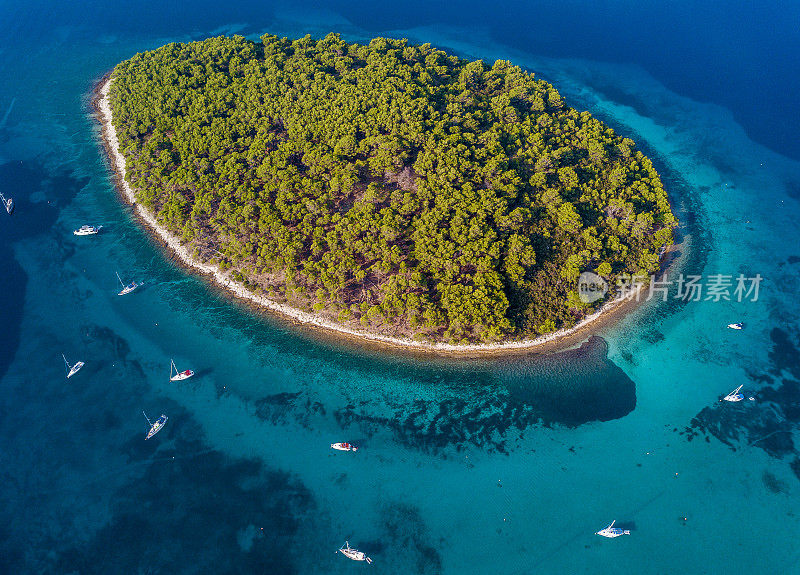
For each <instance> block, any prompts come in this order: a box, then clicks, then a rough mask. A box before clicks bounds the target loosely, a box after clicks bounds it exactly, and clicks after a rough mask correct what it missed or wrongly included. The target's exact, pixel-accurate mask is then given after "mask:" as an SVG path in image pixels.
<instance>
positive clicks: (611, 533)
mask: <svg viewBox="0 0 800 575" xmlns="http://www.w3.org/2000/svg"><path fill="white" fill-rule="evenodd" d="M616 522H617V520H616V519H614V521H612V522H611V524H610V525H609V526H608V527H606V528H605V529H601V530H600V531H598V532H597V533H595V535H600V536H602V537H608V538H609V539H613V538H614V537H619V536H620V535H630V534H631V532H630V531H628V530H627V529H620V528H619V527H614V523H616Z"/></svg>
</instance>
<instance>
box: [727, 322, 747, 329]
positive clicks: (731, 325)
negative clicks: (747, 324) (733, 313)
mask: <svg viewBox="0 0 800 575" xmlns="http://www.w3.org/2000/svg"><path fill="white" fill-rule="evenodd" d="M728 327H729V328H730V329H742V328H743V327H744V324H743V323H729V324H728Z"/></svg>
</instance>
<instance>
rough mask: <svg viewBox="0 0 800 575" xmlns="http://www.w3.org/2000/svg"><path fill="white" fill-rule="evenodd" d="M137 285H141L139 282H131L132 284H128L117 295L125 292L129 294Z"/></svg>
mask: <svg viewBox="0 0 800 575" xmlns="http://www.w3.org/2000/svg"><path fill="white" fill-rule="evenodd" d="M137 287H139V285H138V284H135V283H133V284H130V285H126V286H125V287H124V288H122V291H121V292H119V293H118V294H117V295H125V294H129V293H131V292H132V291H133V290H135V289H136V288H137Z"/></svg>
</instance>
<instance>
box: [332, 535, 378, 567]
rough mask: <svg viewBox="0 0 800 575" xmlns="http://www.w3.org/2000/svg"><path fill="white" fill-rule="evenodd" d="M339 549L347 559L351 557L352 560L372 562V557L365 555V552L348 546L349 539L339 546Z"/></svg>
mask: <svg viewBox="0 0 800 575" xmlns="http://www.w3.org/2000/svg"><path fill="white" fill-rule="evenodd" d="M339 551H341V553H342V555H344V556H345V557H347V558H348V559H352V560H353V561H366V562H367V563H369V564H370V565H371V564H372V559H370V558H369V557H367V554H366V553H364V552H363V551H359V550H358V549H353V548H352V547H350V542H349V541H345V542H344V545H342V546H341V547H339Z"/></svg>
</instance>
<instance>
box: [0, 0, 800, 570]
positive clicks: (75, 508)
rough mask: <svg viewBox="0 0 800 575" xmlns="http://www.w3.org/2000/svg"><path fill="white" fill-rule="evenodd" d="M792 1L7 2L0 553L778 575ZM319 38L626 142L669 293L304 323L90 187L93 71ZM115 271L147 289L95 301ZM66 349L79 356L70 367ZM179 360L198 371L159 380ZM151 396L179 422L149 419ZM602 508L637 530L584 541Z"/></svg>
mask: <svg viewBox="0 0 800 575" xmlns="http://www.w3.org/2000/svg"><path fill="white" fill-rule="evenodd" d="M798 16H800V5H798V4H797V3H794V4H792V5H788V3H777V2H769V1H767V2H759V3H757V4H752V3H750V4H746V3H709V2H699V1H691V2H685V1H677V2H659V3H655V2H636V3H634V2H631V1H620V2H579V1H569V2H558V3H556V2H544V3H530V4H528V3H522V2H519V1H517V2H498V3H485V4H484V3H482V4H470V3H459V4H454V3H430V2H417V1H411V2H410V3H396V2H392V3H388V2H375V1H372V2H363V1H356V2H343V1H341V0H337V1H333V2H330V3H308V2H303V1H301V2H300V3H296V2H294V3H292V4H274V3H270V2H246V3H241V4H236V3H219V2H209V1H207V0H201V1H197V2H193V3H191V4H189V3H179V2H173V1H166V2H165V1H159V2H155V1H152V0H151V1H146V2H124V3H118V2H117V3H111V2H108V3H102V2H85V1H78V2H73V3H66V2H54V1H52V0H38V1H36V0H34V1H31V2H25V3H9V2H5V3H2V4H0V79H2V81H0V192H2V193H3V194H4V195H7V196H11V197H13V198H14V200H15V202H16V203H17V211H16V213H15V214H14V216H13V217H8V216H7V215H6V214H5V213H4V212H2V211H0V485H1V486H2V487H1V488H0V517H2V518H3V521H2V522H0V573H81V574H90V573H98V574H110V573H122V574H128V575H130V574H139V573H141V574H159V573H161V574H167V573H169V574H172V575H175V574H183V573H212V572H213V573H217V574H221V573H269V574H293V573H297V574H320V573H342V574H345V573H354V572H356V571H358V572H361V571H363V570H369V571H370V572H371V573H376V574H379V573H397V574H404V575H409V574H425V575H434V574H437V573H445V574H459V575H461V574H463V575H469V574H500V575H505V574H528V573H547V574H559V575H560V574H576V573H586V574H594V573H597V574H600V573H609V572H619V573H636V574H639V575H648V574H675V573H687V574H694V573H709V574H716V573H720V574H732V573H748V574H761V573H763V574H778V573H800V547H798V544H797V542H798V537H800V333H799V332H798V325H799V324H800V298H798V295H797V294H798V278H800V242H798V236H797V230H798V226H797V222H798V219H799V218H800V205H799V202H800V163H799V162H798V158H800V139H798V138H797V137H796V134H797V133H800V114H797V113H796V109H797V105H796V96H797V93H798V92H800V90H799V89H798V88H800V79H799V78H800V75H798V74H797V73H796V72H797V62H798V61H800V40H799V39H798V38H799V36H800V34H798V32H797V22H798V21H800V18H798ZM329 31H338V32H341V33H342V35H343V36H344V37H345V38H346V39H347V40H351V41H364V40H366V39H369V38H371V37H374V36H377V35H385V36H393V37H406V38H409V39H410V40H412V41H415V42H430V43H432V44H434V45H435V46H438V47H441V48H444V49H448V50H451V51H453V52H455V53H457V54H459V55H461V56H463V57H467V58H470V59H478V58H483V59H485V60H486V61H488V62H490V63H491V62H493V61H494V60H495V59H498V58H504V59H510V60H512V61H513V62H514V63H516V64H519V65H521V66H524V67H526V68H527V69H530V70H531V71H534V72H535V73H536V74H537V76H538V77H541V78H544V79H547V80H548V81H551V82H553V83H554V84H555V85H556V87H557V88H558V89H559V91H560V92H561V93H562V95H563V96H564V97H565V99H566V101H567V103H568V104H570V105H571V106H574V107H576V108H579V109H587V110H590V111H591V112H592V113H593V114H595V115H596V116H598V117H600V118H601V119H603V120H604V121H606V122H607V123H608V124H610V125H611V126H613V127H614V129H616V130H617V131H618V132H620V133H623V134H625V135H627V136H630V137H631V138H633V139H634V140H636V141H637V143H638V145H639V146H640V148H641V149H643V150H644V151H645V152H646V153H648V154H649V155H650V156H651V157H652V158H653V160H654V162H655V164H656V166H657V168H658V170H659V171H660V173H661V174H662V175H663V178H664V181H665V184H666V185H667V187H668V189H669V192H670V195H671V197H672V199H673V203H674V205H675V208H676V210H677V212H678V215H679V217H680V220H681V227H680V229H679V244H678V247H677V252H676V255H677V258H676V260H675V261H674V263H673V265H672V267H671V268H670V271H669V275H668V277H667V278H666V280H665V281H667V282H669V281H672V282H673V283H672V284H667V283H665V284H664V286H663V287H665V288H667V289H666V291H665V294H666V301H664V299H663V297H662V293H661V292H657V293H656V296H657V297H655V298H653V299H652V300H651V301H649V302H647V303H645V304H643V305H642V306H641V307H639V308H638V309H637V311H636V312H634V313H633V314H631V315H629V316H628V317H626V318H624V319H623V320H622V321H621V322H619V323H617V324H615V325H613V326H611V327H609V328H606V329H604V330H603V331H600V332H598V333H597V334H596V335H595V336H594V337H592V338H591V339H589V340H588V341H587V342H585V343H584V344H583V345H582V346H580V347H576V348H575V349H571V350H568V351H565V352H562V353H558V354H550V355H547V356H541V355H537V354H534V353H527V354H517V355H514V356H510V357H507V358H495V359H482V360H466V359H461V360H459V359H437V358H434V357H418V356H413V355H402V354H401V355H398V354H394V353H386V352H380V351H378V350H375V349H373V348H360V347H359V346H356V345H353V344H349V343H346V342H340V341H338V340H335V339H334V340H331V339H330V338H325V337H319V336H318V334H315V333H313V332H308V331H306V330H302V329H298V328H297V327H294V326H291V325H287V324H286V323H284V322H282V321H280V320H277V319H275V318H271V317H269V316H267V315H263V314H257V313H254V312H253V311H252V310H251V309H250V308H248V307H246V306H243V305H241V304H239V303H237V302H236V301H233V300H232V299H230V298H229V297H227V296H226V295H224V294H221V293H219V292H218V290H216V289H215V288H213V286H210V285H208V284H207V282H206V281H205V280H203V279H202V278H199V277H196V276H194V275H192V274H190V273H188V272H186V271H185V270H184V269H182V268H180V267H178V266H176V265H175V263H174V262H173V261H172V260H171V259H170V257H169V255H168V254H166V253H164V251H163V250H162V248H161V247H160V246H159V245H157V244H156V243H154V242H153V241H151V240H150V239H149V238H148V236H147V234H146V233H145V232H143V231H142V230H141V229H140V228H139V225H138V224H137V222H136V221H135V219H134V218H133V216H132V212H131V209H130V208H129V207H127V206H125V205H123V204H122V203H121V202H120V201H119V199H118V197H117V195H116V194H115V192H114V188H113V182H112V177H111V174H110V171H109V166H108V163H107V161H106V159H105V158H104V156H103V153H102V149H101V147H100V145H99V143H98V126H97V124H96V122H95V121H94V119H93V118H92V115H91V107H90V97H91V96H90V93H91V90H92V88H93V86H94V84H95V82H96V81H97V80H98V78H100V77H101V76H102V75H103V74H104V73H105V72H107V71H108V70H110V69H111V68H112V67H113V66H114V65H115V64H116V63H117V62H119V61H121V60H123V59H126V58H129V57H130V56H132V55H133V54H135V53H136V52H138V51H142V50H148V49H152V48H156V47H158V46H161V45H163V44H165V43H167V42H173V41H189V40H196V39H203V38H206V37H209V36H212V35H218V34H235V33H239V34H242V35H245V36H248V37H252V38H257V37H258V36H259V35H261V34H263V33H265V32H270V33H274V34H279V35H286V36H290V37H298V36H302V35H305V34H307V33H308V34H312V35H313V36H323V35H325V34H326V33H328V32H329ZM85 223H91V224H96V225H97V224H102V225H103V226H104V227H103V230H102V233H101V234H99V235H97V236H91V237H75V236H73V235H72V230H73V229H75V228H77V227H79V226H80V225H82V224H85ZM115 272H119V274H120V275H121V276H122V278H123V279H126V280H137V281H141V282H143V284H144V285H143V287H142V288H140V289H139V290H137V291H136V292H135V293H133V294H131V295H129V296H126V297H118V296H117V295H116V294H117V292H118V291H119V284H118V282H117V278H116V276H115ZM679 274H684V276H685V278H684V279H686V278H688V277H689V276H698V277H699V281H698V282H695V283H700V284H701V285H703V286H704V288H705V291H703V292H702V293H701V294H700V297H699V299H697V301H685V299H684V298H681V297H676V295H678V281H677V280H678V278H679ZM739 276H742V278H744V279H743V281H744V282H745V283H744V286H743V287H753V284H754V281H751V280H752V278H757V277H760V278H762V279H761V281H760V283H758V287H759V292H758V297H757V298H756V297H755V293H754V292H753V291H751V292H750V293H749V294H747V293H746V292H742V291H739V292H736V287H737V277H739ZM714 278H715V279H714ZM726 281H727V282H730V283H729V284H726V283H725V282H726ZM712 285H716V288H713V287H712ZM726 285H727V288H726ZM683 287H685V285H684V286H683ZM722 288H725V289H727V292H726V291H725V289H722ZM714 289H716V292H715V291H714ZM709 290H710V291H709ZM684 291H685V290H684ZM715 293H716V295H715ZM737 293H738V296H737ZM709 296H710V297H709ZM726 296H727V298H728V299H725V298H726ZM689 299H690V300H693V299H694V298H693V297H692V298H689ZM740 299H741V300H742V301H737V300H740ZM731 322H744V326H745V328H744V329H743V330H741V331H734V330H731V329H727V328H726V325H727V324H728V323H731ZM62 353H63V354H65V355H66V357H67V359H68V360H69V362H70V363H74V362H76V361H79V360H81V361H84V362H85V363H86V366H85V367H84V368H83V369H82V370H81V371H80V372H79V373H78V374H77V375H75V376H74V377H73V378H71V379H69V380H67V379H66V378H65V365H64V362H63V360H62V357H61V354H62ZM170 358H174V360H175V362H176V364H177V365H178V367H179V368H180V369H185V368H192V369H194V370H195V371H196V372H197V375H196V376H195V377H194V378H193V379H190V380H188V381H186V382H183V383H170V382H169V380H168V372H169V365H170ZM739 385H742V386H743V388H742V393H743V394H744V395H745V400H744V401H742V402H740V403H728V402H720V398H721V397H722V396H724V395H725V394H727V393H728V392H729V391H731V390H732V389H734V388H736V387H737V386H739ZM750 398H752V400H751V399H750ZM143 411H144V412H146V413H147V415H148V417H150V418H151V419H153V418H155V417H158V416H159V415H160V414H162V413H163V414H166V415H168V416H169V420H168V422H167V425H166V427H165V428H164V429H163V430H162V431H161V432H160V433H159V434H158V435H157V436H155V437H154V438H153V439H151V440H149V441H145V440H144V437H145V433H146V431H147V429H148V424H147V421H146V420H145V417H144V416H143V414H142V412H143ZM335 441H349V442H352V443H355V444H357V445H358V446H359V447H360V449H359V451H358V452H357V453H341V452H333V451H332V450H331V449H330V448H329V444H330V443H332V442H335ZM612 520H616V521H617V526H620V527H623V528H625V529H628V530H630V531H631V534H630V535H626V536H623V537H620V538H617V539H604V538H601V537H598V536H597V535H595V534H594V532H595V531H597V530H599V529H601V528H603V527H605V526H606V525H607V524H609V523H610V522H611V521H612ZM346 540H347V541H349V542H350V544H351V545H352V546H354V547H357V548H358V549H360V550H362V551H364V552H366V553H367V554H368V555H369V556H370V557H371V558H372V560H373V564H372V565H371V566H367V565H365V564H363V563H355V562H352V561H349V560H348V559H346V558H345V557H344V556H343V555H341V554H337V553H336V551H337V549H338V548H339V546H340V545H342V544H344V542H345V541H346Z"/></svg>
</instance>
